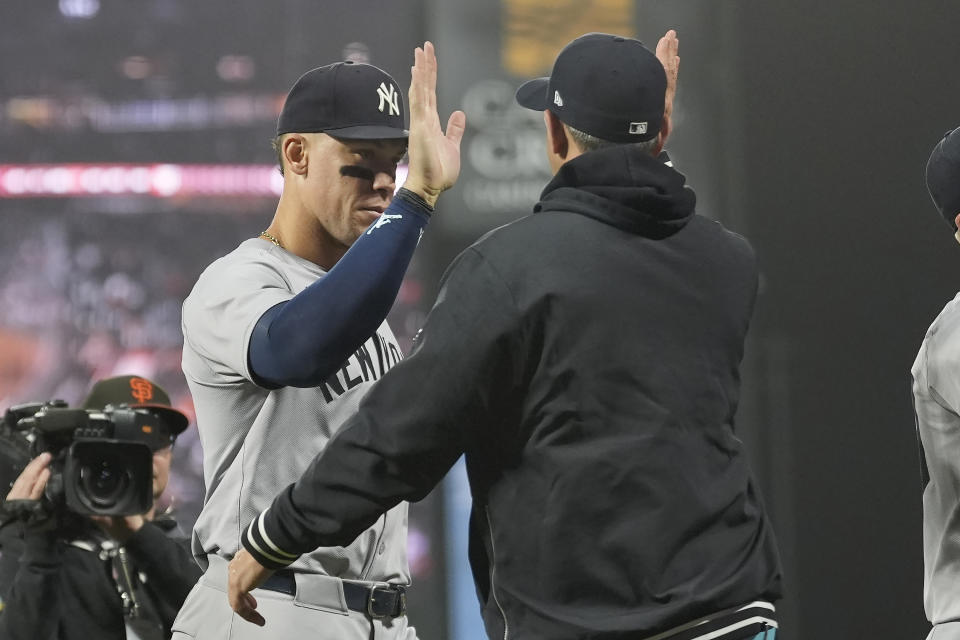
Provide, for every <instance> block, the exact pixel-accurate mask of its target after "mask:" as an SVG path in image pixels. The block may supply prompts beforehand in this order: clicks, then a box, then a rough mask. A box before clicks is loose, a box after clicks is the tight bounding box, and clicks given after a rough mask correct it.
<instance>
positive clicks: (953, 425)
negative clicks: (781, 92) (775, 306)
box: [912, 129, 960, 640]
mask: <svg viewBox="0 0 960 640" xmlns="http://www.w3.org/2000/svg"><path fill="white" fill-rule="evenodd" d="M926 178H927V189H928V190H929V191H930V196H931V197H932V199H933V203H934V204H935V205H936V207H937V209H938V210H939V211H940V214H941V215H942V216H943V217H944V219H946V221H947V223H948V224H949V225H950V227H951V229H952V230H953V231H954V233H955V234H957V240H958V241H960V232H958V231H957V225H958V224H960V129H954V130H953V131H950V132H948V133H947V134H946V135H945V136H944V138H943V140H941V141H940V142H939V143H937V145H936V146H935V147H934V148H933V152H932V153H931V154H930V159H929V160H928V162H927V172H926ZM912 374H913V399H914V410H915V411H916V416H917V433H918V436H919V441H920V453H921V455H920V460H921V463H922V469H921V470H922V477H923V608H924V611H925V612H926V614H927V619H928V620H929V621H930V622H931V624H933V629H931V631H930V635H928V636H927V638H928V639H929V640H952V639H960V598H958V597H957V587H958V585H960V295H958V296H957V297H955V298H954V299H953V300H951V301H950V302H949V303H947V306H946V307H944V309H943V311H941V312H940V315H939V316H937V319H936V320H934V321H933V324H931V325H930V328H929V329H928V330H927V333H926V335H925V336H924V338H923V343H922V344H921V345H920V352H919V353H918V354H917V359H916V361H915V362H914V364H913V369H912Z"/></svg>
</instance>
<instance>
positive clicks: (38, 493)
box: [30, 467, 50, 500]
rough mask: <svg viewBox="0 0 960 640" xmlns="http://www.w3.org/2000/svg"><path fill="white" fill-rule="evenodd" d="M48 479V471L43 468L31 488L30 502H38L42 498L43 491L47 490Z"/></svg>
mask: <svg viewBox="0 0 960 640" xmlns="http://www.w3.org/2000/svg"><path fill="white" fill-rule="evenodd" d="M49 479H50V469H48V468H46V467H44V468H43V469H41V470H40V475H39V476H37V480H36V482H34V483H33V488H32V489H31V490H30V499H31V500H39V499H40V498H42V497H43V490H44V489H46V488H47V480H49Z"/></svg>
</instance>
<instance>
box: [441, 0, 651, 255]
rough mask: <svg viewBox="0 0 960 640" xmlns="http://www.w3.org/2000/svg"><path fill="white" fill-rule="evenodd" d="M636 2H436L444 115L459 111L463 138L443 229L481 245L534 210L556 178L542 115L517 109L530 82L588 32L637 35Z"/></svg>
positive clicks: (444, 203)
mask: <svg viewBox="0 0 960 640" xmlns="http://www.w3.org/2000/svg"><path fill="white" fill-rule="evenodd" d="M634 4H635V3H634V2H633V0H561V1H556V0H476V1H475V2H470V3H444V2H441V1H440V0H435V1H434V2H433V3H432V6H431V14H432V17H433V19H434V20H435V21H436V22H435V24H433V25H432V29H431V31H432V32H434V33H437V34H438V37H437V40H438V42H437V47H438V57H439V59H440V78H439V82H438V91H439V100H440V103H441V111H443V112H444V113H448V112H449V111H452V110H453V109H463V111H464V112H465V113H466V114H467V130H466V133H465V134H464V140H463V146H462V167H461V173H460V179H459V181H458V183H457V185H456V187H455V188H454V189H453V190H452V191H451V192H450V193H449V194H447V195H445V196H444V198H443V200H442V201H441V205H440V206H441V207H443V208H444V209H449V210H452V211H458V212H460V213H457V214H456V215H451V216H443V217H442V218H441V219H442V221H443V225H444V228H445V229H446V230H447V231H448V232H449V233H451V234H453V235H456V236H460V237H462V238H471V237H476V236H478V235H480V234H482V233H484V232H486V231H488V230H489V229H491V228H493V227H496V226H499V225H502V224H505V223H507V222H510V221H512V220H515V219H517V218H519V217H521V216H524V215H526V214H528V213H530V212H531V211H532V208H533V205H534V204H535V203H536V202H537V201H538V200H539V198H540V193H541V191H542V190H543V187H544V186H545V185H546V183H547V182H548V181H549V180H550V177H551V173H550V168H549V166H548V164H547V159H546V147H545V145H546V141H545V136H544V128H543V115H542V114H541V113H538V112H535V111H529V110H527V109H524V108H522V107H520V106H519V105H517V104H516V101H515V100H514V92H515V91H516V89H517V87H518V86H520V84H522V83H523V82H524V81H526V80H528V79H530V78H533V77H538V76H543V75H547V74H549V73H550V69H551V67H552V66H553V60H554V58H555V57H556V55H557V54H558V53H559V52H560V50H561V49H562V48H563V46H564V45H565V44H567V42H569V41H570V40H572V39H573V38H575V37H577V36H579V35H582V34H584V33H588V32H591V31H605V32H613V33H618V34H622V35H628V36H629V35H633V34H634V32H635V27H634V10H635V6H634Z"/></svg>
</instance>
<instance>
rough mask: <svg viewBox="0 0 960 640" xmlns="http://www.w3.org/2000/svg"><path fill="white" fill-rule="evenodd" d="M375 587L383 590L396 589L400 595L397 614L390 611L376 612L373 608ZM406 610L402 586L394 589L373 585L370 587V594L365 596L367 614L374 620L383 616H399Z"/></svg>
mask: <svg viewBox="0 0 960 640" xmlns="http://www.w3.org/2000/svg"><path fill="white" fill-rule="evenodd" d="M377 589H382V590H383V591H394V590H395V591H396V592H397V593H398V594H399V596H400V611H399V613H397V615H392V613H385V614H382V615H381V614H378V613H376V612H375V611H374V610H373V605H374V604H375V603H376V601H377ZM406 612H407V592H406V590H405V589H404V588H402V587H396V588H395V589H393V588H389V587H380V586H378V585H373V586H371V587H370V594H369V595H368V596H367V615H368V616H370V617H371V618H373V619H375V620H382V619H384V618H399V617H400V616H402V615H404V614H406Z"/></svg>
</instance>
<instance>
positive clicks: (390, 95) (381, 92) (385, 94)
mask: <svg viewBox="0 0 960 640" xmlns="http://www.w3.org/2000/svg"><path fill="white" fill-rule="evenodd" d="M377 95H378V96H380V113H383V109H384V107H390V113H389V114H387V115H391V116H395V115H399V114H400V94H399V93H397V90H396V89H394V88H393V85H392V84H391V85H388V84H387V83H386V82H381V83H380V88H379V89H377Z"/></svg>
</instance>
